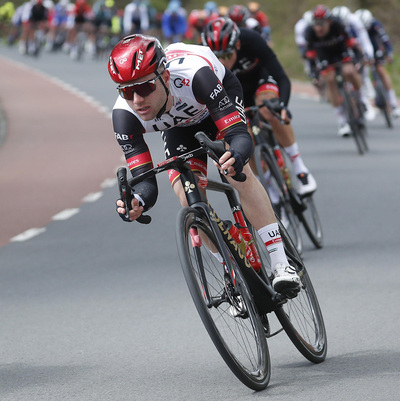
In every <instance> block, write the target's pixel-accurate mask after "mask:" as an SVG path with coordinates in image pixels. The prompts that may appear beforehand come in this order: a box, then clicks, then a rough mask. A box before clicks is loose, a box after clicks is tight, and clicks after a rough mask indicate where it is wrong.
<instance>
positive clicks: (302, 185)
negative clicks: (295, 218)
mask: <svg viewBox="0 0 400 401" xmlns="http://www.w3.org/2000/svg"><path fill="white" fill-rule="evenodd" d="M296 178H297V180H296V183H295V188H296V191H297V193H298V194H299V195H300V196H306V195H310V194H312V193H313V192H315V191H316V190H317V182H316V181H315V178H314V177H313V176H312V174H311V173H310V172H308V173H300V174H297V175H296Z"/></svg>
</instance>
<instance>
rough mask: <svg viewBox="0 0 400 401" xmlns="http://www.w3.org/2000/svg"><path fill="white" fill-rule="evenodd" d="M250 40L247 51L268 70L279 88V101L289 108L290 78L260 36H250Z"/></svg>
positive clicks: (247, 43) (247, 42)
mask: <svg viewBox="0 0 400 401" xmlns="http://www.w3.org/2000/svg"><path fill="white" fill-rule="evenodd" d="M250 39H251V40H250V41H246V49H247V51H248V52H249V53H250V52H251V53H252V54H254V55H255V56H256V57H257V58H258V59H259V63H260V64H261V65H262V66H263V67H264V68H266V69H267V71H268V73H269V74H270V75H271V76H272V78H273V79H274V80H275V81H276V83H277V84H278V88H279V100H280V102H281V103H283V105H284V106H285V107H287V106H288V104H289V99H290V91H291V83H290V80H289V77H288V76H287V75H286V72H285V70H284V69H283V67H282V65H281V63H280V62H279V60H278V58H277V57H276V54H275V52H274V51H273V50H272V49H271V48H270V47H269V46H268V45H267V44H266V43H265V41H264V40H263V38H262V37H261V36H260V35H258V34H254V35H252V36H250Z"/></svg>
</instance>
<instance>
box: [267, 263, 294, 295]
mask: <svg viewBox="0 0 400 401" xmlns="http://www.w3.org/2000/svg"><path fill="white" fill-rule="evenodd" d="M273 272H274V276H275V278H274V279H273V280H272V286H273V287H274V290H275V291H276V292H280V293H285V292H286V291H293V290H297V291H298V290H300V277H299V275H298V274H297V272H296V270H295V268H294V267H292V266H290V265H285V264H284V263H277V264H276V265H275V267H274V270H273Z"/></svg>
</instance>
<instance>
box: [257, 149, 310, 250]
mask: <svg viewBox="0 0 400 401" xmlns="http://www.w3.org/2000/svg"><path fill="white" fill-rule="evenodd" d="M254 162H255V165H256V169H257V175H258V179H259V180H260V182H261V184H262V186H263V187H264V189H265V190H266V191H267V193H268V184H267V181H266V179H265V177H264V168H263V166H264V164H266V165H267V166H268V168H269V170H270V172H271V180H272V185H274V186H275V188H276V190H277V191H278V192H279V199H280V200H279V203H278V204H273V207H274V211H275V214H276V215H277V216H278V217H279V218H282V215H281V213H282V211H281V210H279V209H280V208H283V210H284V212H285V214H286V221H287V223H286V224H285V228H286V230H287V231H288V233H289V235H290V237H291V238H292V240H293V242H294V243H295V245H296V248H297V250H298V252H299V253H300V254H301V253H302V252H303V239H302V236H301V231H300V224H299V220H298V218H297V217H296V213H295V212H294V210H293V207H292V204H291V200H290V196H289V189H288V188H287V185H286V183H285V182H284V180H283V177H282V173H281V171H280V169H279V167H278V166H277V164H276V159H275V158H274V157H272V156H271V154H270V152H269V149H268V145H266V144H260V145H257V146H256V148H255V150H254ZM277 208H279V209H277Z"/></svg>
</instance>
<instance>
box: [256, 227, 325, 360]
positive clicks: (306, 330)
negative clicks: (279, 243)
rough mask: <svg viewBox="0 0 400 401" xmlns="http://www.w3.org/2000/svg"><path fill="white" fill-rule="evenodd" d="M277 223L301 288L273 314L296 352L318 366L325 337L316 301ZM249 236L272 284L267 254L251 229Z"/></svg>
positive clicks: (298, 259) (296, 255) (299, 260)
mask: <svg viewBox="0 0 400 401" xmlns="http://www.w3.org/2000/svg"><path fill="white" fill-rule="evenodd" d="M278 224H279V228H280V232H281V236H282V240H283V244H284V248H285V252H286V255H287V257H288V260H289V263H290V265H291V266H293V267H295V268H296V270H297V271H298V273H299V275H300V278H301V289H300V292H299V294H298V295H297V296H296V297H295V298H292V299H288V300H287V302H286V303H285V304H284V305H282V306H281V307H279V308H278V309H277V310H275V314H276V316H277V318H278V320H279V322H280V323H281V325H282V327H283V329H284V330H285V332H286V334H287V335H288V337H289V338H290V340H291V341H292V343H293V345H294V346H295V347H296V348H297V350H298V351H299V352H300V353H301V354H302V355H303V356H304V357H305V358H306V359H308V360H309V361H311V362H313V363H321V362H323V361H324V360H325V358H326V353H327V337H326V329H325V324H324V320H323V316H322V312H321V309H320V306H319V302H318V298H317V296H316V293H315V291H314V288H313V285H312V283H311V279H310V276H309V274H308V272H307V269H306V267H305V265H304V262H303V260H302V258H301V256H300V254H299V253H298V252H297V249H296V247H295V245H294V244H293V242H292V240H291V239H290V237H289V235H288V233H287V231H286V229H285V228H284V226H283V225H282V223H281V222H280V221H279V220H278ZM252 234H253V237H254V239H255V243H256V246H257V249H258V252H259V254H260V257H261V259H262V262H263V263H262V269H263V273H264V275H265V276H267V277H270V281H272V278H273V276H272V269H271V262H270V258H269V255H268V251H267V249H266V247H265V245H264V243H263V241H262V239H261V238H260V236H259V235H258V233H257V232H256V230H254V228H252Z"/></svg>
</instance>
